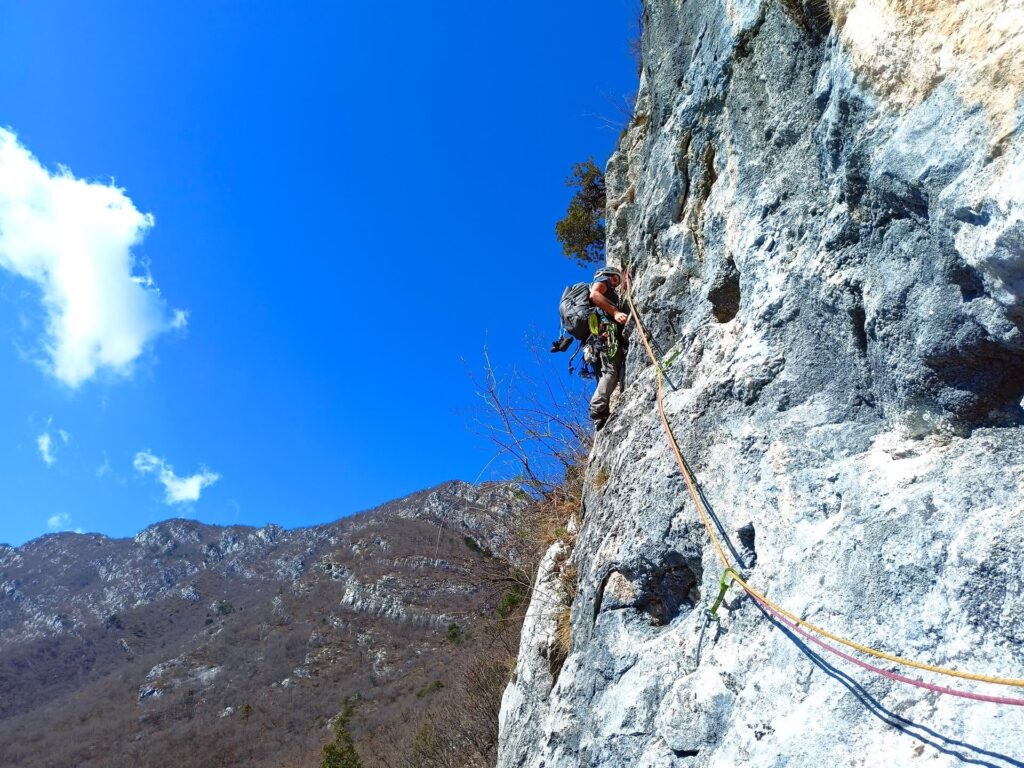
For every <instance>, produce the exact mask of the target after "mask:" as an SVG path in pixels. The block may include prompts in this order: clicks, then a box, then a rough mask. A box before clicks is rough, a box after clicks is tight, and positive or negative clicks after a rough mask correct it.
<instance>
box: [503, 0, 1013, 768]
mask: <svg viewBox="0 0 1024 768" xmlns="http://www.w3.org/2000/svg"><path fill="white" fill-rule="evenodd" d="M1022 20H1024V4H1022V3H1021V2H1020V0H1012V1H1011V2H1004V3H983V2H980V1H979V2H974V0H965V1H964V2H956V3H954V2H930V1H925V0H922V1H921V2H907V1H906V0H900V1H897V0H834V1H833V2H825V0H774V1H772V2H755V1H744V0H733V1H731V2H711V1H708V0H687V2H675V1H674V0H651V1H650V2H647V3H646V4H645V10H644V33H643V40H642V43H643V66H642V73H641V77H640V86H639V93H638V97H637V100H636V109H635V114H634V116H633V119H632V121H631V122H630V124H629V126H628V127H627V130H626V131H625V132H624V134H623V136H622V138H621V140H620V142H619V146H618V150H617V151H616V152H615V154H614V155H613V156H612V157H611V159H610V160H609V162H608V167H607V181H608V187H609V201H610V210H609V214H608V219H609V233H608V248H609V259H610V260H611V261H612V262H614V263H618V264H624V265H628V267H629V270H630V273H631V274H632V276H633V286H634V288H633V293H634V296H635V299H636V306H637V309H638V310H639V313H640V315H641V316H642V318H643V320H644V322H645V324H646V327H647V328H648V330H649V331H650V333H651V335H652V336H653V338H654V340H655V342H656V349H657V352H658V354H659V355H660V356H661V357H662V358H663V359H666V360H671V365H669V366H668V368H667V371H666V375H667V379H668V382H667V384H666V396H665V406H666V410H667V412H668V415H669V418H670V420H671V421H672V424H673V428H674V430H675V433H676V436H677V438H678V439H679V442H680V445H681V447H682V449H683V451H684V453H685V455H686V458H687V460H688V461H689V463H690V465H691V466H692V467H693V470H694V472H695V474H696V476H697V479H698V481H699V483H700V485H701V488H702V490H703V492H704V494H705V495H706V497H707V500H708V502H709V504H710V505H711V507H712V508H713V509H714V511H715V513H716V515H717V516H718V518H719V519H720V520H721V522H722V525H723V528H724V529H725V531H726V533H727V534H728V535H729V538H730V540H731V543H732V545H733V547H734V548H735V550H736V552H737V554H738V555H739V557H740V558H741V559H742V560H743V561H744V563H746V565H747V566H748V568H747V573H748V574H749V577H750V581H751V583H752V584H753V585H754V586H755V587H756V588H758V589H760V590H762V591H764V592H765V593H766V594H767V595H768V596H769V597H770V598H771V599H772V600H774V601H776V602H778V603H780V604H782V605H783V606H785V607H786V608H788V609H789V610H791V611H793V612H794V613H796V614H799V615H801V616H803V617H805V618H807V619H808V620H810V621H813V622H814V623H815V624H818V625H821V626H825V627H827V628H829V629H831V630H832V631H834V632H836V633H838V634H841V635H843V636H846V637H849V638H852V639H854V640H856V641H858V642H861V643H864V644H866V645H869V646H873V647H876V648H881V649H884V650H887V651H891V652H895V653H898V654H901V655H904V656H909V657H911V658H914V659H918V660H921V661H925V662H929V663H932V664H938V665H942V666H945V667H953V668H956V669H962V670H968V671H972V672H979V673H986V674H993V675H1000V676H1005V677H1012V678H1024V575H1022V572H1024V501H1022V499H1024V426H1022V423H1024V421H1022V411H1021V399H1022V396H1024V338H1022V330H1024V304H1022V298H1024V221H1022V214H1024V162H1022V157H1021V154H1022V151H1024V138H1022V137H1021V135H1020V131H1019V126H1020V118H1021V114H1022V111H1024V109H1022V104H1021V92H1022V89H1024V75H1022V72H1024V69H1022V68H1021V64H1020V62H1021V61H1022V60H1024V51H1022V48H1024V33H1022V31H1021V30H1022V29H1024V23H1022ZM634 339H635V334H634ZM654 389H655V379H654V368H653V366H652V365H651V364H650V362H649V360H648V359H647V357H646V355H645V353H644V349H643V346H642V345H641V344H639V343H633V344H632V345H631V347H630V352H629V357H628V360H627V374H626V388H625V390H624V392H623V393H622V398H621V400H620V401H619V403H618V406H617V409H616V410H615V412H614V413H613V415H612V418H611V420H610V421H609V423H608V425H607V426H606V427H605V429H604V430H602V431H601V432H600V433H599V434H598V436H597V441H596V444H595V447H594V451H593V454H592V456H591V465H590V469H589V472H590V473H591V476H592V477H596V473H597V471H598V468H599V467H600V469H601V471H602V472H607V473H609V474H610V480H608V481H607V482H606V483H590V484H589V485H588V490H587V492H586V493H585V497H584V499H583V517H582V525H581V528H580V531H579V533H578V535H577V536H576V538H575V541H574V543H573V548H572V551H571V553H568V552H564V551H562V552H560V553H559V556H558V557H554V556H553V557H549V558H547V559H546V560H545V561H544V566H545V569H543V570H542V573H541V574H540V576H539V579H540V581H541V584H547V583H551V582H552V579H553V578H554V575H555V574H556V573H557V571H558V570H560V569H563V568H566V567H568V566H571V567H573V568H574V569H575V570H576V572H578V574H579V585H578V591H577V596H576V598H575V600H574V602H573V604H572V606H571V636H572V642H571V647H570V649H569V653H568V656H567V658H565V661H564V663H563V664H561V666H560V668H549V667H548V666H545V665H544V664H542V663H540V661H539V659H540V656H539V654H541V653H542V652H543V650H544V649H545V648H546V647H547V646H546V643H545V641H544V638H548V637H550V636H551V634H552V632H553V629H552V627H551V626H550V624H549V622H550V621H554V614H555V613H556V612H554V611H542V610H536V611H534V613H533V616H534V621H532V622H527V624H526V626H525V627H524V637H523V643H522V646H521V650H520V658H519V674H517V676H516V677H515V679H514V680H513V682H512V684H511V685H510V686H509V688H508V690H507V692H506V695H505V700H504V704H503V709H502V718H501V729H502V730H501V754H500V759H499V765H500V766H501V767H502V768H512V767H513V766H529V767H531V768H540V767H541V766H543V767H544V768H562V767H567V766H609V767H611V766H616V767H618V766H722V767H725V766H730V767H732V766H823V765H835V766H852V765H858V766H915V765H929V766H953V765H961V764H964V763H965V762H966V763H967V764H974V765H989V766H1020V765H1022V764H1024V707H1010V706H1001V705H996V704H991V703H981V702H974V701H968V700H964V699H959V698H954V697H952V696H947V695H938V694H935V693H933V692H930V691H927V690H922V689H920V688H914V687H910V686H907V685H904V684H902V683H899V682H895V681H892V680H889V679H886V678H884V677H882V676H878V675H874V674H872V673H870V672H867V671H865V670H863V669H860V668H858V667H855V666H853V665H851V664H849V663H848V662H846V661H843V660H841V659H839V658H838V657H836V656H833V655H830V654H828V653H825V652H823V651H822V650H821V649H820V648H819V647H817V646H814V645H808V644H807V643H805V642H804V641H803V640H802V639H800V638H799V637H794V636H792V635H790V634H787V633H786V632H785V631H783V630H782V629H781V628H779V627H777V626H775V625H773V624H772V622H771V621H770V620H769V619H768V618H767V617H766V616H765V615H764V614H763V613H762V611H761V610H759V608H758V607H757V606H756V605H755V604H754V602H753V601H752V600H750V599H749V598H745V597H742V596H741V594H740V593H739V590H738V589H737V588H735V587H734V588H733V589H732V590H731V591H730V592H729V594H728V596H727V598H726V601H725V604H724V606H723V607H722V608H721V609H720V610H719V612H718V616H719V621H718V622H717V623H712V624H710V625H709V626H707V627H705V626H704V625H705V616H706V612H707V609H708V608H709V607H710V604H711V602H712V601H713V600H714V598H715V596H716V595H717V593H718V583H719V578H720V577H721V574H722V566H721V565H720V564H719V562H718V560H717V558H716V556H715V553H714V550H713V548H712V546H711V544H710V541H709V539H708V536H707V534H706V533H705V531H704V528H703V526H702V525H701V523H700V520H699V517H698V515H697V511H696V509H695V508H694V505H693V504H692V502H691V501H690V498H689V496H688V494H687V492H686V488H685V485H684V483H683V481H682V478H681V476H680V475H679V473H678V471H677V470H676V467H675V463H674V460H673V457H672V454H671V452H670V450H669V446H668V444H667V442H666V440H665V436H664V434H663V432H662V429H661V425H660V422H659V420H658V416H657V411H656V403H655V399H654ZM865 658H867V657H865ZM875 663H877V664H879V665H880V666H881V667H883V668H885V669H886V670H895V669H896V667H895V666H894V665H892V664H890V663H888V662H885V661H881V662H879V661H877V660H875ZM900 671H902V672H905V673H906V674H908V675H909V676H910V677H913V678H916V679H922V680H926V681H928V682H931V683H937V684H945V685H951V686H953V687H958V688H962V689H964V690H968V691H976V692H983V693H988V694H994V695H1003V696H1011V697H1017V698H1024V689H1019V688H1018V689H1013V688H1007V687H1000V686H994V685H988V684H983V683H975V682H971V681H963V680H953V679H944V678H941V677H939V676H936V675H933V674H929V673H927V672H918V671H916V670H906V669H901V670H900Z"/></svg>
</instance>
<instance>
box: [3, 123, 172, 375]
mask: <svg viewBox="0 0 1024 768" xmlns="http://www.w3.org/2000/svg"><path fill="white" fill-rule="evenodd" d="M153 221H154V220H153V216H152V215H151V214H148V213H141V212H140V211H139V210H138V209H137V208H136V207H135V205H134V204H133V203H132V201H131V199H129V198H128V196H127V195H126V194H125V192H124V190H122V189H119V188H118V187H116V186H114V185H113V184H101V183H98V182H90V181H85V180H83V179H77V178H75V177H74V176H73V175H72V173H71V171H69V170H68V169H66V168H60V169H58V172H57V173H50V172H49V171H48V170H47V169H46V168H44V167H43V166H42V165H40V163H39V161H38V160H36V158H35V157H33V156H32V154H31V153H30V152H29V151H28V150H27V149H25V147H23V146H21V144H19V143H18V140H17V137H16V136H15V135H14V134H13V133H11V132H10V131H8V130H5V129H2V128H0V267H2V268H3V269H6V270H8V271H10V272H13V273H14V274H16V275H20V276H21V277H24V278H26V279H28V280H31V281H32V282H34V283H36V284H37V285H38V286H39V288H40V290H41V291H42V303H43V307H44V308H45V310H46V313H47V334H46V339H45V340H44V342H43V347H44V349H45V351H46V356H47V358H48V359H47V360H46V361H45V363H44V367H45V368H46V370H47V371H49V372H50V373H51V374H52V375H53V376H55V377H56V378H58V379H59V380H61V381H63V382H64V383H65V384H67V385H69V386H71V387H77V386H79V385H80V384H82V383H83V382H84V381H87V380H88V379H90V378H91V377H92V376H94V375H95V374H96V373H97V371H99V370H100V369H109V370H111V371H114V372H115V373H118V374H122V375H128V374H130V373H131V370H132V364H133V363H134V361H135V360H136V358H138V356H139V355H140V354H141V353H142V351H143V349H144V348H145V346H146V345H147V344H148V343H149V342H150V341H151V340H152V339H153V338H154V337H156V336H157V335H159V334H160V333H163V332H165V331H167V330H170V329H172V328H181V327H184V325H185V324H186V322H187V317H188V316H187V313H185V312H182V311H180V310H176V311H173V312H172V311H170V310H169V309H168V307H167V304H166V302H165V301H164V300H163V298H162V297H161V296H160V292H159V290H158V289H157V287H156V286H155V284H154V283H153V280H152V278H151V277H149V276H148V275H146V274H143V275H138V274H136V268H137V266H138V264H137V263H136V258H135V256H134V255H133V254H132V250H131V249H132V248H133V247H134V246H136V245H138V244H139V243H140V242H141V241H142V239H143V238H144V237H145V235H146V233H147V232H148V230H149V229H150V228H151V227H152V226H153Z"/></svg>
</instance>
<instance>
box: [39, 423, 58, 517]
mask: <svg viewBox="0 0 1024 768" xmlns="http://www.w3.org/2000/svg"><path fill="white" fill-rule="evenodd" d="M36 445H37V446H39V455H40V456H42V457H43V461H44V462H45V463H46V466H48V467H52V466H53V465H54V464H55V463H56V462H57V458H56V457H55V456H54V455H53V438H52V437H50V433H49V432H43V434H41V435H40V436H39V437H37V438H36ZM51 519H52V518H51Z"/></svg>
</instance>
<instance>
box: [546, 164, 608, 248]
mask: <svg viewBox="0 0 1024 768" xmlns="http://www.w3.org/2000/svg"><path fill="white" fill-rule="evenodd" d="M565 185H566V186H567V187H575V188H576V194H575V195H573V198H572V200H570V201H569V209H568V210H567V211H566V212H565V218H564V219H562V220H561V221H559V222H557V223H556V224H555V236H556V237H557V238H558V241H559V242H560V243H561V244H562V253H563V254H565V256H566V258H570V259H576V261H577V262H578V263H579V264H580V265H584V266H585V265H586V264H588V263H603V262H604V240H605V222H604V209H605V200H606V196H605V187H604V173H602V172H601V169H600V168H598V167H597V166H596V165H594V158H589V159H588V160H587V161H586V162H585V163H576V164H575V165H574V166H573V167H572V176H570V177H569V178H567V179H566V180H565Z"/></svg>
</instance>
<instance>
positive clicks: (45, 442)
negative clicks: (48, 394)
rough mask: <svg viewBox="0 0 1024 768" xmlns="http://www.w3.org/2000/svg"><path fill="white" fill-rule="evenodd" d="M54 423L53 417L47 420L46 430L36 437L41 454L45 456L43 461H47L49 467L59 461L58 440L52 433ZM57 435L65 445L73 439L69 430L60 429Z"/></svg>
mask: <svg viewBox="0 0 1024 768" xmlns="http://www.w3.org/2000/svg"><path fill="white" fill-rule="evenodd" d="M52 424H53V418H52V417H51V418H49V419H47V421H46V431H45V432H43V434H41V435H39V437H37V438H36V446H37V447H38V448H39V455H40V456H42V457H43V462H45V464H46V466H48V467H52V466H53V465H54V464H56V463H57V453H56V448H57V442H56V440H54V438H53V435H52V434H51V433H50V427H51V426H52ZM57 436H58V437H59V438H60V441H61V443H63V444H64V445H67V444H68V443H69V442H70V441H71V435H70V434H69V433H68V432H67V430H64V429H58V430H57Z"/></svg>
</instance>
